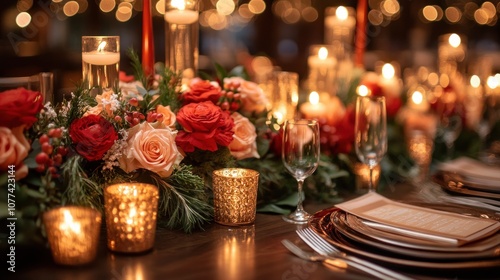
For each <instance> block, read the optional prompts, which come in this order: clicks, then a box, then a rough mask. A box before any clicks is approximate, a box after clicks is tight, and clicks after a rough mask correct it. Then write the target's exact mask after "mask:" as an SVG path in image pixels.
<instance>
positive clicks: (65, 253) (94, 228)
mask: <svg viewBox="0 0 500 280" xmlns="http://www.w3.org/2000/svg"><path fill="white" fill-rule="evenodd" d="M42 220H43V224H44V226H45V232H46V234H47V239H48V241H49V246H50V250H51V252H52V257H53V259H54V262H56V263H57V264H61V265H84V264H88V263H90V262H92V261H93V260H94V259H95V257H96V254H97V245H98V243H99V232H100V229H101V213H100V212H99V211H97V210H95V209H91V208H88V207H82V206H64V207H59V208H55V209H52V210H49V211H47V212H45V213H44V214H43V216H42Z"/></svg>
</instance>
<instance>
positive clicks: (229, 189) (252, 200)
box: [212, 168, 259, 226]
mask: <svg viewBox="0 0 500 280" xmlns="http://www.w3.org/2000/svg"><path fill="white" fill-rule="evenodd" d="M212 180H213V192H214V220H215V222H216V223H219V224H222V225H228V226H238V225H246V224H251V223H254V222H255V214H256V210H257V189H258V186H259V172H257V171H255V170H251V169H244V168H224V169H219V170H215V171H214V172H213V178H212Z"/></svg>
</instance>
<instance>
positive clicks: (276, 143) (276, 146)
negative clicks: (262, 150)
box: [270, 128, 283, 157]
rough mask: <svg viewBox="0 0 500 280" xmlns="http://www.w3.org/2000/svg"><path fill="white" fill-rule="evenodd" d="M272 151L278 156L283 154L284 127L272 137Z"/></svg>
mask: <svg viewBox="0 0 500 280" xmlns="http://www.w3.org/2000/svg"><path fill="white" fill-rule="evenodd" d="M270 149H271V151H272V152H273V154H275V155H276V156H277V157H281V154H282V153H283V150H282V149H283V129H281V128H280V130H279V131H278V133H276V134H274V135H272V138H271V148H270Z"/></svg>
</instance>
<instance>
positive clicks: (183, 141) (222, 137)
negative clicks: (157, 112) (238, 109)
mask: <svg viewBox="0 0 500 280" xmlns="http://www.w3.org/2000/svg"><path fill="white" fill-rule="evenodd" d="M177 122H178V123H179V124H180V125H181V126H182V127H183V129H184V130H182V131H179V133H178V134H177V137H176V138H175V141H176V143H177V145H179V147H181V149H183V150H184V151H185V152H193V151H194V148H198V149H200V150H207V151H211V152H214V151H217V149H218V146H217V145H220V146H228V145H229V144H230V143H231V141H232V140H233V134H234V132H233V126H234V122H233V119H232V118H231V116H230V115H229V113H227V112H224V111H222V109H221V108H220V107H218V106H216V105H214V104H213V103H212V102H210V101H205V102H201V103H191V104H188V105H186V106H184V107H181V109H180V110H179V112H178V113H177Z"/></svg>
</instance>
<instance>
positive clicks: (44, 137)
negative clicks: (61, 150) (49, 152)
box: [38, 134, 49, 144]
mask: <svg viewBox="0 0 500 280" xmlns="http://www.w3.org/2000/svg"><path fill="white" fill-rule="evenodd" d="M38 141H39V142H40V144H43V143H48V142H49V136H47V134H42V136H40V138H39V139H38Z"/></svg>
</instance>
